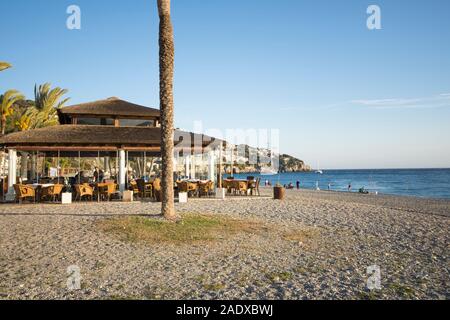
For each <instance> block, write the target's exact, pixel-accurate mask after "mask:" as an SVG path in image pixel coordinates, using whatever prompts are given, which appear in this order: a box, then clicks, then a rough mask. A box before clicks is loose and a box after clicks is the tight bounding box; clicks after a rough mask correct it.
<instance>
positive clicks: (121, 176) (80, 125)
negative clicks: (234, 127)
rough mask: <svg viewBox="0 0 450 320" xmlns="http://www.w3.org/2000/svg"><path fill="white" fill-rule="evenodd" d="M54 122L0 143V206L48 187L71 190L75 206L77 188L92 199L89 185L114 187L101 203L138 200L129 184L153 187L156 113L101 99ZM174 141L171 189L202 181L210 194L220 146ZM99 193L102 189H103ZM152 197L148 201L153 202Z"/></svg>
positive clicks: (182, 138)
mask: <svg viewBox="0 0 450 320" xmlns="http://www.w3.org/2000/svg"><path fill="white" fill-rule="evenodd" d="M58 118H59V123H60V125H57V126H52V127H46V128H41V129H35V130H29V131H21V132H14V133H11V134H8V135H5V136H3V137H0V146H1V148H2V149H3V150H4V151H5V152H7V154H8V157H7V163H6V166H5V167H7V176H6V175H5V177H4V178H3V179H2V181H3V182H2V183H3V188H2V193H3V196H4V199H5V200H9V201H11V200H18V193H22V192H23V193H24V194H25V196H24V198H25V197H26V195H27V192H30V193H32V191H31V190H28V189H30V188H31V187H30V186H40V187H46V186H53V185H59V186H60V188H61V189H62V188H63V186H67V185H71V186H72V188H73V189H76V190H75V191H76V192H74V191H73V190H72V192H74V197H75V198H77V197H78V198H82V197H83V194H80V193H82V190H79V189H80V188H79V186H80V185H85V186H88V185H89V184H90V185H91V186H92V187H91V188H88V189H87V192H88V194H87V196H90V198H93V197H97V198H98V199H100V194H99V193H98V192H100V191H98V192H97V194H96V191H95V186H93V184H94V183H96V184H105V183H113V184H115V185H116V188H112V187H111V188H110V190H109V191H108V192H107V194H106V198H108V199H109V198H110V197H111V196H112V194H115V193H117V194H120V193H123V192H124V191H125V190H134V191H135V192H136V194H139V195H140V196H145V195H146V193H147V192H146V188H147V185H145V184H143V183H142V187H141V185H140V184H139V185H138V183H136V181H137V182H139V180H141V179H142V180H145V181H149V180H152V181H153V180H157V179H158V175H159V170H160V163H161V162H160V156H161V130H160V111H159V110H158V109H154V108H148V107H144V106H140V105H137V104H133V103H130V102H127V101H124V100H121V99H118V98H109V99H105V100H100V101H95V102H89V103H83V104H78V105H73V106H68V107H64V108H61V109H59V110H58ZM174 138H175V139H174V140H175V142H174V143H175V146H174V147H175V162H176V163H175V166H174V168H175V169H174V171H175V172H174V175H175V179H176V180H175V181H181V180H183V179H197V180H202V181H208V182H209V189H206V191H207V193H212V192H213V191H214V188H215V186H217V184H220V183H221V182H220V180H221V175H220V174H219V172H221V168H222V164H221V163H220V162H221V159H222V157H221V152H222V148H223V141H221V140H218V139H215V138H212V137H209V136H206V135H202V134H194V133H191V132H185V131H181V130H175V133H174ZM27 186H28V189H27ZM100 187H105V189H107V188H106V186H105V185H102V186H100ZM100 187H99V189H101V188H100ZM188 187H189V186H187V187H186V188H188ZM20 188H22V191H21V190H20ZM34 189H36V188H34ZM90 189H92V190H90ZM116 189H117V190H116ZM150 189H155V188H153V187H150ZM50 191H51V190H50ZM53 191H54V190H53ZM56 191H58V192H57V193H60V192H61V191H60V190H56ZM85 191H86V190H85ZM91 191H92V192H91ZM152 191H154V190H150V192H149V193H150V194H152V193H153V197H155V198H156V196H155V193H154V192H152ZM186 191H188V190H186ZM53 193H54V192H53ZM50 196H54V195H53V194H52V193H51V194H50ZM34 197H36V194H35V195H34ZM19 198H21V196H20V195H19ZM19 200H21V199H19Z"/></svg>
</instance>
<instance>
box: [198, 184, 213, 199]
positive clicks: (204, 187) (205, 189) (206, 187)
mask: <svg viewBox="0 0 450 320" xmlns="http://www.w3.org/2000/svg"><path fill="white" fill-rule="evenodd" d="M213 190H214V182H212V181H207V182H200V183H199V184H198V196H199V197H201V196H203V195H205V196H208V197H209V196H211V194H212V193H213Z"/></svg>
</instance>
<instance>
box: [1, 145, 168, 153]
mask: <svg viewBox="0 0 450 320" xmlns="http://www.w3.org/2000/svg"><path fill="white" fill-rule="evenodd" d="M8 149H15V150H18V151H117V150H120V149H124V150H129V151H142V152H143V151H148V152H160V151H161V148H160V147H149V146H142V147H139V146H136V147H128V146H124V147H123V148H119V147H116V146H9V147H8Z"/></svg>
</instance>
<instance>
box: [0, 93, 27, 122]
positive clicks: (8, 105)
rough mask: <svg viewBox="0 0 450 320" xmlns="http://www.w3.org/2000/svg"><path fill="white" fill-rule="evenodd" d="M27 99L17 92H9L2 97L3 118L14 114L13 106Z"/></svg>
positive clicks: (0, 105) (0, 104)
mask: <svg viewBox="0 0 450 320" xmlns="http://www.w3.org/2000/svg"><path fill="white" fill-rule="evenodd" d="M23 99H25V97H24V96H23V95H22V94H21V93H20V92H19V91H17V90H8V91H6V92H5V93H4V94H2V95H0V108H1V115H2V117H9V116H10V115H12V114H13V112H14V109H13V106H14V105H15V104H16V103H17V102H18V101H20V100H23Z"/></svg>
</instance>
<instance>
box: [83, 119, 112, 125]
mask: <svg viewBox="0 0 450 320" xmlns="http://www.w3.org/2000/svg"><path fill="white" fill-rule="evenodd" d="M77 124H79V125H88V126H112V125H114V119H112V118H78V119H77Z"/></svg>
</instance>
